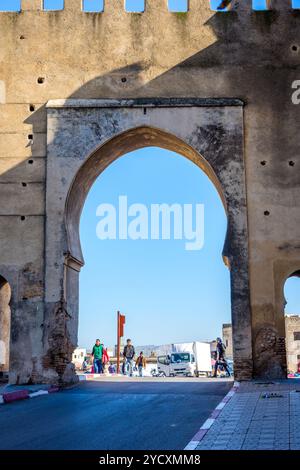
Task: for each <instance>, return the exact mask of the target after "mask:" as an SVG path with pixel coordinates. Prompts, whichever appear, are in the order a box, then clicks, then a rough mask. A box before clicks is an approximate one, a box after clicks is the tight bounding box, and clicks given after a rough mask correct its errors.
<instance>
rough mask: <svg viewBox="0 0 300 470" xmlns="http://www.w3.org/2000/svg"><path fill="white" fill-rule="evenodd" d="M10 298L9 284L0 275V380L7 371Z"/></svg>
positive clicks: (5, 375)
mask: <svg viewBox="0 0 300 470" xmlns="http://www.w3.org/2000/svg"><path fill="white" fill-rule="evenodd" d="M10 298H11V289H10V285H9V283H8V282H7V280H6V279H5V278H4V277H2V276H1V275H0V381H6V380H7V379H8V372H9V345H10V322H11V311H10Z"/></svg>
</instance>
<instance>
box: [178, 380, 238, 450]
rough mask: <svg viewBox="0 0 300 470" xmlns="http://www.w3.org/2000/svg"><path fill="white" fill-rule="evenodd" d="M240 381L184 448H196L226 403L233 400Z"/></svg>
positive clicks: (235, 383)
mask: <svg viewBox="0 0 300 470" xmlns="http://www.w3.org/2000/svg"><path fill="white" fill-rule="evenodd" d="M239 386H240V384H239V382H234V384H233V387H232V389H231V390H230V391H229V392H228V393H227V395H225V397H224V398H223V400H222V401H221V402H220V403H219V404H218V405H217V406H216V408H215V409H214V411H213V412H212V413H211V415H210V417H209V418H208V419H207V420H206V421H205V422H204V423H203V424H202V426H201V428H200V429H199V431H198V432H197V433H196V434H195V435H194V437H193V438H192V439H191V441H190V442H189V443H188V445H187V446H186V447H185V448H184V450H195V449H196V448H197V446H198V445H199V443H200V442H201V441H202V439H203V438H204V436H205V435H206V433H207V431H208V430H209V429H210V428H211V427H212V425H213V424H214V422H215V421H216V419H217V418H218V416H219V414H220V413H221V411H222V410H223V408H224V407H225V406H226V404H227V403H228V402H229V401H230V400H231V398H232V397H233V395H234V394H235V393H236V391H237V389H238V388H239Z"/></svg>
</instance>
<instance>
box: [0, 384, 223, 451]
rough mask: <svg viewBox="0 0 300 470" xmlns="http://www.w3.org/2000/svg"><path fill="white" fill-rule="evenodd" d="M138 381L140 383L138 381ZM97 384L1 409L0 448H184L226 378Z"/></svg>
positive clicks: (213, 404)
mask: <svg viewBox="0 0 300 470" xmlns="http://www.w3.org/2000/svg"><path fill="white" fill-rule="evenodd" d="M141 380H142V381H141ZM141 380H129V379H126V380H117V381H112V380H105V381H104V380H101V381H95V382H81V383H80V384H79V385H78V386H76V387H74V388H72V389H68V390H64V391H62V392H59V393H54V394H50V395H44V396H41V397H37V398H34V399H28V400H25V401H20V402H15V403H12V404H9V405H2V406H1V407H0V430H1V431H0V449H95V450H112V449H119V450H125V449H128V450H133V449H141V450H155V449H161V450H175V449H183V448H184V447H185V446H186V445H187V443H188V442H189V441H190V440H191V438H192V437H193V435H194V434H195V433H196V432H197V431H198V430H199V427H200V426H201V424H203V422H204V421H205V420H206V419H207V418H208V416H209V415H210V413H211V412H212V410H213V409H214V408H215V407H216V405H217V404H218V403H219V402H220V401H221V399H222V398H223V397H224V395H225V394H226V393H227V392H228V390H229V389H230V387H231V386H232V381H227V380H226V379H215V380H212V379H180V378H175V379H172V380H167V381H164V379H162V378H158V379H154V380H153V379H151V380H145V379H141Z"/></svg>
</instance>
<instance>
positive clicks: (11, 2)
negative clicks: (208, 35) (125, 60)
mask: <svg viewBox="0 0 300 470" xmlns="http://www.w3.org/2000/svg"><path fill="white" fill-rule="evenodd" d="M103 1H104V0H85V3H84V10H85V11H97V10H99V11H102V10H103ZM126 1H127V4H126V10H127V11H131V10H134V11H136V10H139V9H140V8H141V9H142V8H143V0H126ZM148 1H153V0H148ZM154 1H155V0H154ZM208 1H210V5H211V8H212V9H216V8H217V7H218V6H219V5H220V3H221V0H207V2H208ZM63 2H64V0H45V4H44V5H45V8H46V9H53V10H56V9H61V8H63ZM166 2H167V0H166ZM20 3H21V1H20V0H0V10H2V9H3V10H4V9H5V10H19V9H20ZM186 5H187V0H169V8H170V10H171V11H172V10H176V11H185V10H186ZM292 5H293V7H294V8H300V0H292ZM253 7H254V8H255V9H257V10H260V9H262V10H263V9H265V8H266V0H253Z"/></svg>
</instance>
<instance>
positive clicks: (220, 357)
mask: <svg viewBox="0 0 300 470" xmlns="http://www.w3.org/2000/svg"><path fill="white" fill-rule="evenodd" d="M225 350H226V346H225V344H224V343H223V341H222V339H221V338H217V358H216V363H215V371H214V375H213V377H217V371H218V367H219V366H222V367H223V368H224V369H225V371H226V372H227V375H228V377H230V370H229V368H228V364H227V361H226V359H225Z"/></svg>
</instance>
